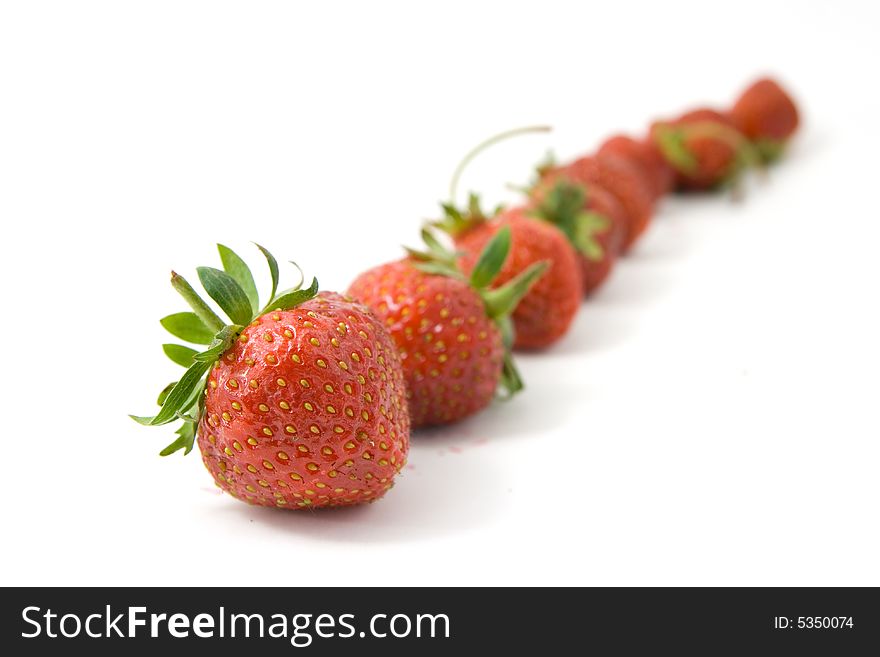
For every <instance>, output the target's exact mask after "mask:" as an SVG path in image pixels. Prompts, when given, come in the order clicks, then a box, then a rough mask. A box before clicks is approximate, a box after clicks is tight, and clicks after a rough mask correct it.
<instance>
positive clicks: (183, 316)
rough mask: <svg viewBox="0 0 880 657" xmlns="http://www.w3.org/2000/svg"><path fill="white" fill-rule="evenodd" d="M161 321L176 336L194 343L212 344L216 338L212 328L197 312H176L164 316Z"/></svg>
mask: <svg viewBox="0 0 880 657" xmlns="http://www.w3.org/2000/svg"><path fill="white" fill-rule="evenodd" d="M159 323H160V324H162V326H163V327H165V330H166V331H168V332H169V333H170V334H171V335H173V336H174V337H176V338H180V339H181V340H186V341H187V342H192V343H193V344H211V340H212V339H213V338H214V334H213V333H212V332H211V330H210V329H209V328H208V327H207V326H205V323H204V322H203V321H202V320H201V319H199V317H198V315H196V314H195V313H191V312H185V313H174V314H173V315H168V316H167V317H163V318H162V319H160V320H159Z"/></svg>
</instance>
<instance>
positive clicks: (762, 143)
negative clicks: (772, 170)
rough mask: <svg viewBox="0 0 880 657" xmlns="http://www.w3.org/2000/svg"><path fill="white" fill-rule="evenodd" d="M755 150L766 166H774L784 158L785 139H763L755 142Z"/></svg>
mask: <svg viewBox="0 0 880 657" xmlns="http://www.w3.org/2000/svg"><path fill="white" fill-rule="evenodd" d="M753 143H754V145H755V150H756V151H757V152H758V155H759V156H760V158H761V161H762V162H764V164H772V163H773V162H776V161H777V160H778V159H779V158H781V157H782V154H783V153H784V152H785V145H786V142H785V140H784V139H769V138H767V137H761V138H759V139H756V140H755V141H754V142H753Z"/></svg>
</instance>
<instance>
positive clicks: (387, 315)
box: [348, 231, 545, 427]
mask: <svg viewBox="0 0 880 657" xmlns="http://www.w3.org/2000/svg"><path fill="white" fill-rule="evenodd" d="M422 236H423V238H424V240H425V242H426V244H427V245H428V251H427V252H419V251H411V252H410V256H409V257H408V258H405V259H403V260H397V261H395V262H389V263H387V264H384V265H380V266H378V267H374V268H373V269H370V270H368V271H366V272H364V273H362V274H361V275H360V276H358V277H357V278H356V279H355V281H354V282H353V283H352V284H351V287H349V290H348V293H349V294H350V295H351V296H352V297H354V298H356V299H358V300H360V301H361V302H362V303H364V304H366V305H367V306H369V307H370V308H372V309H373V311H374V312H375V313H376V315H377V316H378V317H379V318H380V319H381V320H382V321H383V323H384V324H385V327H386V328H387V330H388V331H389V333H390V334H391V337H392V339H393V340H394V342H395V343H396V345H397V348H398V350H399V352H400V356H401V361H402V363H403V370H404V373H405V377H406V382H407V391H408V394H409V409H410V417H411V419H412V424H413V427H422V426H428V425H441V424H449V423H451V422H456V421H458V420H461V419H463V418H465V417H468V416H469V415H473V414H474V413H476V412H478V411H480V410H481V409H483V408H485V407H486V406H487V405H488V404H489V403H490V402H491V401H492V398H493V397H494V396H495V394H496V391H497V390H498V389H499V386H500V387H502V388H503V389H504V390H506V392H508V393H510V394H513V393H515V392H518V391H519V390H520V389H521V388H522V382H521V380H520V378H519V375H518V374H517V372H516V369H515V367H514V365H513V361H512V359H511V357H510V354H509V352H508V351H507V346H508V345H506V344H505V334H509V332H510V327H509V325H510V319H509V315H510V312H511V311H512V309H513V308H514V307H515V306H516V304H517V303H518V302H519V300H520V299H521V298H522V296H523V295H524V294H525V293H526V292H527V291H528V289H529V287H530V286H531V285H532V284H533V283H534V281H535V280H536V279H537V278H538V277H540V276H541V273H542V272H543V270H544V268H545V264H543V263H539V264H535V265H534V266H532V267H530V268H529V269H528V270H526V271H524V272H522V274H521V275H520V276H518V277H516V278H515V279H514V280H510V281H509V282H508V284H507V285H505V286H503V287H501V288H497V289H494V290H490V289H488V286H489V285H490V283H492V282H493V281H494V279H495V277H496V276H497V275H498V272H499V270H500V269H501V263H502V262H504V261H505V259H506V258H507V253H508V251H509V249H510V234H509V232H507V233H504V232H502V233H499V234H498V235H497V237H496V239H495V240H493V241H492V242H491V243H490V244H488V245H487V247H486V249H485V250H484V251H483V253H482V255H481V257H480V260H479V264H477V266H476V267H475V268H474V269H473V271H472V273H471V275H470V277H469V278H465V277H464V276H463V275H462V273H461V272H460V270H459V269H458V268H457V266H456V263H455V260H456V256H455V254H453V253H450V252H449V251H448V250H446V249H445V248H444V247H443V246H442V245H440V243H439V242H438V241H437V240H436V239H435V238H434V237H433V236H432V235H431V234H430V233H429V232H428V231H423V232H422Z"/></svg>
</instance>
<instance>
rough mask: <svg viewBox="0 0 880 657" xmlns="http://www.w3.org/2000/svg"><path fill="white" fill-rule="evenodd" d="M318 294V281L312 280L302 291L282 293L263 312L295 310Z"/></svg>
mask: <svg viewBox="0 0 880 657" xmlns="http://www.w3.org/2000/svg"><path fill="white" fill-rule="evenodd" d="M317 294H318V279H317V278H312V284H311V285H310V286H309V287H307V288H306V289H304V290H288V291H287V292H282V293H281V294H279V295H278V297H276V298H275V299H273V300H272V301H271V302H270V303H269V304H267V306H266V310H265V312H264V314H265V313H267V312H272V311H273V310H290V309H291V308H296V307H297V306H298V305H300V304H301V303H305V302H306V301H308V300H309V299H313V298H315V295H317Z"/></svg>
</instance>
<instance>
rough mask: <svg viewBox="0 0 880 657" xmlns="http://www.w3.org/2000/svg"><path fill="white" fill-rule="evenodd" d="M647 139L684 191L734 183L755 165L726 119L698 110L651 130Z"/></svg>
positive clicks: (747, 146) (745, 143)
mask: <svg viewBox="0 0 880 657" xmlns="http://www.w3.org/2000/svg"><path fill="white" fill-rule="evenodd" d="M651 135H652V137H653V139H654V141H655V143H656V144H657V146H658V147H659V149H660V152H661V153H662V154H663V156H664V157H665V158H666V160H667V162H669V164H670V165H671V166H672V167H674V168H675V170H676V172H677V185H678V187H679V188H681V189H685V190H707V189H712V188H714V187H719V186H722V185H726V184H730V183H733V182H735V181H736V179H737V178H738V176H739V175H740V174H741V173H742V171H743V170H744V169H745V168H746V167H748V166H754V165H756V164H757V154H756V153H755V151H754V148H753V147H752V145H751V144H750V143H749V141H748V139H746V138H745V137H744V136H743V135H742V134H741V133H740V132H739V131H738V130H737V129H736V127H734V125H733V123H732V122H731V121H730V119H729V118H728V117H726V116H725V115H723V114H721V113H720V112H718V111H716V110H713V109H709V108H701V109H696V110H692V111H690V112H687V113H685V114H683V115H682V116H680V117H678V118H677V119H673V120H670V121H658V122H656V123H654V125H652V126H651Z"/></svg>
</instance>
